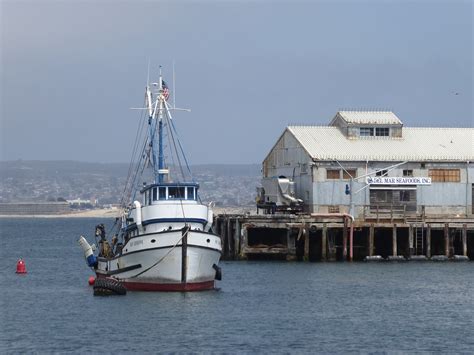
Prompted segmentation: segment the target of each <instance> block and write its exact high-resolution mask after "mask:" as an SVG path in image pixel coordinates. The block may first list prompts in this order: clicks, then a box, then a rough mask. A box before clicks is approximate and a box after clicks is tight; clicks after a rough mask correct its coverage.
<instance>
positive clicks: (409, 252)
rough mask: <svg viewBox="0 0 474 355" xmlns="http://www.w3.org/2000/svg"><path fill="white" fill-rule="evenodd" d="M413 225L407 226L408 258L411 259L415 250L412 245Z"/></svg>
mask: <svg viewBox="0 0 474 355" xmlns="http://www.w3.org/2000/svg"><path fill="white" fill-rule="evenodd" d="M413 231H414V228H413V224H410V225H409V226H408V257H411V256H412V255H413V252H414V250H415V247H414V244H413V239H414V238H413Z"/></svg>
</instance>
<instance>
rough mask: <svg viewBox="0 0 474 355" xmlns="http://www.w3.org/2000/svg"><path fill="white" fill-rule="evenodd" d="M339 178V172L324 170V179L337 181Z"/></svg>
mask: <svg viewBox="0 0 474 355" xmlns="http://www.w3.org/2000/svg"><path fill="white" fill-rule="evenodd" d="M340 178H341V171H340V170H336V169H331V170H329V169H328V170H326V179H328V180H339V179H340Z"/></svg>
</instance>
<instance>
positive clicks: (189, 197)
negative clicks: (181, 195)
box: [186, 186, 196, 200]
mask: <svg viewBox="0 0 474 355" xmlns="http://www.w3.org/2000/svg"><path fill="white" fill-rule="evenodd" d="M186 190H187V191H186V192H187V196H186V199H187V200H195V199H196V198H195V197H194V187H192V186H188V187H187V188H186Z"/></svg>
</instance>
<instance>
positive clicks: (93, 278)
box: [89, 276, 95, 286]
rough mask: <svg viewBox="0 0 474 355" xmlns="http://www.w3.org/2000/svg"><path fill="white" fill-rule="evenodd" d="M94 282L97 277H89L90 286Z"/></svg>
mask: <svg viewBox="0 0 474 355" xmlns="http://www.w3.org/2000/svg"><path fill="white" fill-rule="evenodd" d="M94 283H95V277H94V276H91V277H89V286H94Z"/></svg>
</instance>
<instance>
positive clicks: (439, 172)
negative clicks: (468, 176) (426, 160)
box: [428, 169, 461, 182]
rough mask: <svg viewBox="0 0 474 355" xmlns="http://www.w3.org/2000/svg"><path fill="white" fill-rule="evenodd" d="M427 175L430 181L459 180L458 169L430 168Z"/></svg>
mask: <svg viewBox="0 0 474 355" xmlns="http://www.w3.org/2000/svg"><path fill="white" fill-rule="evenodd" d="M428 176H429V177H430V178H431V181H432V182H460V181H461V171H460V170H459V169H430V170H429V173H428Z"/></svg>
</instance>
